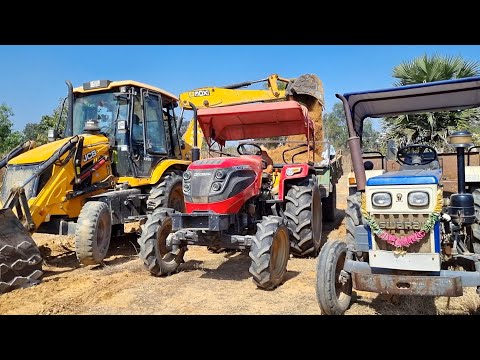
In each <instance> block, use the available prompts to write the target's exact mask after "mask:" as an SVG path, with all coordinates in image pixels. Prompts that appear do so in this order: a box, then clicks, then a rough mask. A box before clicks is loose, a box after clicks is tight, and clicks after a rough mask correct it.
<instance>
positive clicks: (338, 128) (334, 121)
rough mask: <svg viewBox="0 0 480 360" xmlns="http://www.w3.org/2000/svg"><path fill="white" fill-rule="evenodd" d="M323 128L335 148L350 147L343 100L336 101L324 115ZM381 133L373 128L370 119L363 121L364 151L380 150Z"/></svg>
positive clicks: (344, 148) (327, 138) (343, 148)
mask: <svg viewBox="0 0 480 360" xmlns="http://www.w3.org/2000/svg"><path fill="white" fill-rule="evenodd" d="M323 129H324V133H325V135H326V138H325V140H328V141H329V142H330V143H331V144H333V146H334V147H335V149H341V150H346V149H347V147H348V129H347V120H346V118H345V111H344V109H343V104H342V103H341V102H337V103H335V105H333V109H332V111H331V112H329V113H325V114H324V116H323ZM379 135H380V134H379V133H378V131H376V130H375V129H374V128H373V124H372V122H371V121H370V120H369V119H366V120H365V121H364V123H363V134H362V149H363V151H379V149H380V147H381V146H380V145H381V144H380V143H379V142H378V140H379V139H380V136H379Z"/></svg>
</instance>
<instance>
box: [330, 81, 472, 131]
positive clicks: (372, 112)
mask: <svg viewBox="0 0 480 360" xmlns="http://www.w3.org/2000/svg"><path fill="white" fill-rule="evenodd" d="M335 96H336V97H337V98H339V99H341V100H342V101H343V99H342V95H339V94H336V95H335ZM343 97H344V98H345V99H346V102H347V103H345V101H344V107H345V111H346V112H347V111H349V112H350V115H351V118H352V122H353V128H354V130H355V132H356V135H357V136H360V137H361V136H362V133H363V120H364V119H365V118H367V117H370V118H382V117H386V116H395V115H402V114H411V113H422V112H433V111H448V110H463V109H468V108H475V107H478V106H480V77H469V78H463V79H455V80H446V81H436V82H429V83H422V84H415V85H408V86H399V87H395V88H390V89H383V90H373V91H363V92H357V93H348V94H344V95H343ZM350 136H354V134H350Z"/></svg>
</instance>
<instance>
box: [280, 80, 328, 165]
mask: <svg viewBox="0 0 480 360" xmlns="http://www.w3.org/2000/svg"><path fill="white" fill-rule="evenodd" d="M285 94H286V95H287V100H295V101H298V102H299V103H301V104H303V105H305V106H306V107H307V109H308V115H309V117H310V118H311V119H312V121H313V123H314V129H315V156H316V157H317V161H320V160H321V153H322V151H323V148H322V147H323V135H324V131H323V119H322V111H323V106H324V105H325V99H324V92H323V83H322V80H320V78H319V77H318V76H317V75H315V74H304V75H300V76H299V77H297V78H296V79H294V80H293V81H291V82H290V83H289V84H288V85H287V88H286V89H285ZM301 139H302V138H301V137H295V136H294V137H291V138H290V140H301ZM302 160H303V161H306V160H307V158H306V157H302V156H299V157H298V161H302Z"/></svg>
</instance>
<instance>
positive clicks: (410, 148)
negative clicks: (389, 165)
mask: <svg viewBox="0 0 480 360" xmlns="http://www.w3.org/2000/svg"><path fill="white" fill-rule="evenodd" d="M397 160H398V161H399V162H400V164H402V165H404V164H405V165H427V164H430V163H431V162H432V161H435V160H437V151H436V150H435V149H434V148H433V147H431V146H428V145H422V144H412V145H407V146H403V147H401V148H400V149H398V151H397Z"/></svg>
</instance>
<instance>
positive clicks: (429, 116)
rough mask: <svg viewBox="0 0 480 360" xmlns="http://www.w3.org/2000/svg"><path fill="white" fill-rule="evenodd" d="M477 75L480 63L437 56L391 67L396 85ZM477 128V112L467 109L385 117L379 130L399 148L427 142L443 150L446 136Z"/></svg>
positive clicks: (416, 59)
mask: <svg viewBox="0 0 480 360" xmlns="http://www.w3.org/2000/svg"><path fill="white" fill-rule="evenodd" d="M476 75H480V63H478V62H476V61H469V60H466V59H464V58H463V57H461V56H441V55H438V54H434V55H432V56H430V57H429V56H427V55H426V54H425V55H423V56H420V57H417V58H415V59H413V60H410V61H405V62H402V63H401V64H400V65H397V66H395V67H394V68H393V77H394V78H395V79H396V81H395V83H394V85H395V86H403V85H411V84H419V83H425V82H432V81H441V80H450V79H459V78H464V77H470V76H476ZM479 127H480V111H479V110H478V109H469V110H464V111H443V112H431V113H424V114H415V115H401V116H392V117H387V118H385V119H384V120H383V126H382V130H383V133H385V134H386V137H387V139H393V140H395V141H396V142H397V144H398V145H404V144H407V143H415V142H420V143H428V144H431V145H433V146H435V147H436V148H437V150H438V151H443V150H444V149H445V147H446V146H447V143H446V140H447V138H448V135H449V134H450V133H451V132H452V131H455V130H459V129H462V128H463V129H465V128H468V129H478V128H479Z"/></svg>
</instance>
